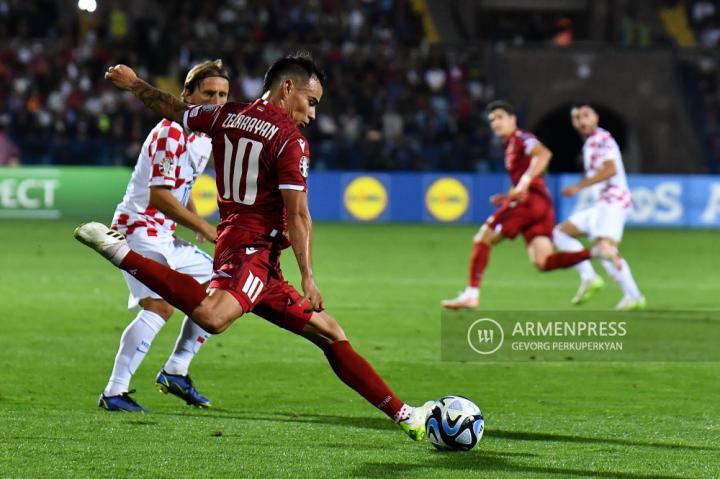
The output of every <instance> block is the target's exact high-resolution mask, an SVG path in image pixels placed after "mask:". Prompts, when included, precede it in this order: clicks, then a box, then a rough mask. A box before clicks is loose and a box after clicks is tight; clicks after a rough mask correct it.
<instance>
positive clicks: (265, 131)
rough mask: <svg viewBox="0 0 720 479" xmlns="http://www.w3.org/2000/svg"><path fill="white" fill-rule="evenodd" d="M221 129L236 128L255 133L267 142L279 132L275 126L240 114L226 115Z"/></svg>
mask: <svg viewBox="0 0 720 479" xmlns="http://www.w3.org/2000/svg"><path fill="white" fill-rule="evenodd" d="M222 127H223V128H237V129H240V130H244V131H247V132H250V133H255V134H256V135H260V136H262V137H264V138H266V139H268V140H271V139H272V138H273V136H275V134H276V133H277V132H278V131H279V130H280V128H279V127H278V126H276V125H273V124H272V123H270V122H269V121H265V120H261V119H259V118H255V117H253V116H248V115H244V114H242V113H228V115H227V117H226V118H225V121H223V123H222Z"/></svg>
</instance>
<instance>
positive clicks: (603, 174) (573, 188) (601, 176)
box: [560, 160, 617, 196]
mask: <svg viewBox="0 0 720 479" xmlns="http://www.w3.org/2000/svg"><path fill="white" fill-rule="evenodd" d="M616 174H617V167H616V166H615V162H614V161H613V160H605V161H604V162H603V164H602V166H601V167H600V170H598V172H597V173H596V174H595V175H594V176H586V177H585V178H583V179H582V180H580V181H579V182H577V183H575V184H574V185H570V186H568V187H565V188H563V190H562V191H561V192H560V193H561V194H563V195H564V196H574V195H576V194H577V193H578V192H579V191H580V190H582V189H585V188H587V187H588V186H592V185H594V184H595V183H600V182H602V181H605V180H607V179H610V178H612V177H613V176H615V175H616Z"/></svg>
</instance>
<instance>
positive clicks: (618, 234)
mask: <svg viewBox="0 0 720 479" xmlns="http://www.w3.org/2000/svg"><path fill="white" fill-rule="evenodd" d="M598 209H599V216H598V222H597V229H596V237H597V238H596V244H597V245H605V247H606V248H612V249H615V250H617V247H618V245H619V244H620V241H621V240H622V235H623V230H624V228H625V218H626V216H627V211H626V210H624V209H622V208H621V207H619V206H617V205H608V204H602V205H600V207H599V208H598ZM603 267H604V268H605V270H606V271H607V273H608V275H609V276H610V277H611V278H612V279H613V281H615V283H617V285H618V286H619V287H620V289H621V290H622V292H623V298H622V299H621V300H620V302H619V303H618V304H617V306H616V307H615V309H618V310H623V311H633V310H639V309H644V308H645V306H646V301H645V297H644V296H643V295H642V293H641V292H640V289H639V288H638V285H637V283H636V282H635V278H634V277H633V275H632V271H631V270H630V265H629V264H628V262H627V261H626V260H625V258H621V260H620V264H619V265H618V264H615V263H613V262H609V261H603Z"/></svg>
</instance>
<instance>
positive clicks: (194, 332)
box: [163, 316, 210, 376]
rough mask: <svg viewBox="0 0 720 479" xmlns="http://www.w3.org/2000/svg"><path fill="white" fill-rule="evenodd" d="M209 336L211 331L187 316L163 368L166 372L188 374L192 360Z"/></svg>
mask: <svg viewBox="0 0 720 479" xmlns="http://www.w3.org/2000/svg"><path fill="white" fill-rule="evenodd" d="M209 338H210V333H208V332H207V331H205V330H204V329H202V328H201V327H200V326H198V325H197V324H195V323H194V322H193V321H192V320H191V319H190V318H188V317H187V316H185V319H184V320H183V324H182V329H181V330H180V336H178V339H177V342H176V343H175V350H174V351H173V353H172V355H171V356H170V359H168V361H167V363H165V367H164V368H163V369H165V372H166V373H168V374H179V375H181V376H187V373H188V367H189V366H190V361H192V359H193V357H194V356H195V354H196V353H197V352H198V350H199V349H200V346H202V345H203V344H204V343H205V342H206V341H207V340H208V339H209Z"/></svg>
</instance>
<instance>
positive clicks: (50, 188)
mask: <svg viewBox="0 0 720 479" xmlns="http://www.w3.org/2000/svg"><path fill="white" fill-rule="evenodd" d="M130 173H131V171H130V170H129V169H126V168H85V167H60V168H4V169H0V218H37V219H57V218H72V219H80V220H83V219H85V220H87V219H98V220H104V221H109V220H110V217H111V216H112V213H113V211H114V209H115V205H116V204H117V203H118V202H119V201H120V199H121V198H122V196H123V194H124V191H125V187H126V185H127V181H128V179H129V178H130ZM578 179H579V176H578V175H571V174H558V175H549V176H548V178H547V183H548V187H549V188H550V190H551V192H552V194H553V198H554V200H555V205H556V208H557V216H558V220H559V221H560V220H563V219H565V218H567V217H568V216H569V215H570V214H572V212H573V211H575V210H576V209H580V208H583V207H585V206H586V205H588V204H589V203H590V202H591V200H592V198H591V196H590V191H588V190H586V191H583V192H581V193H580V194H579V195H578V196H577V197H575V198H566V197H563V196H561V195H560V190H561V189H562V188H563V187H565V186H567V185H569V184H571V183H573V182H575V181H577V180H578ZM628 179H629V182H630V187H631V189H632V195H633V212H632V214H631V216H630V221H629V224H630V225H632V226H640V227H645V226H648V227H673V228H720V177H718V176H690V175H629V177H628ZM509 186H510V183H509V180H508V178H507V177H506V175H504V174H501V173H492V174H482V175H480V174H444V173H374V172H352V173H350V172H330V171H317V172H313V173H312V174H311V175H310V178H309V191H310V196H309V197H310V209H311V211H312V213H313V218H314V219H316V220H321V221H357V222H371V221H383V222H438V223H481V222H482V221H484V220H485V219H486V218H487V217H488V215H490V214H491V213H492V211H493V207H492V205H491V204H490V203H489V201H488V197H489V196H490V195H491V194H493V193H497V192H501V191H506V190H507V189H508V188H509ZM215 194H216V190H215V180H214V178H213V176H212V172H209V174H205V175H201V176H200V177H199V178H198V180H197V184H196V186H195V188H194V190H193V198H194V200H195V204H196V206H197V209H198V212H199V213H200V214H202V215H203V216H206V217H209V218H212V219H217V205H216V202H215Z"/></svg>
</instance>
